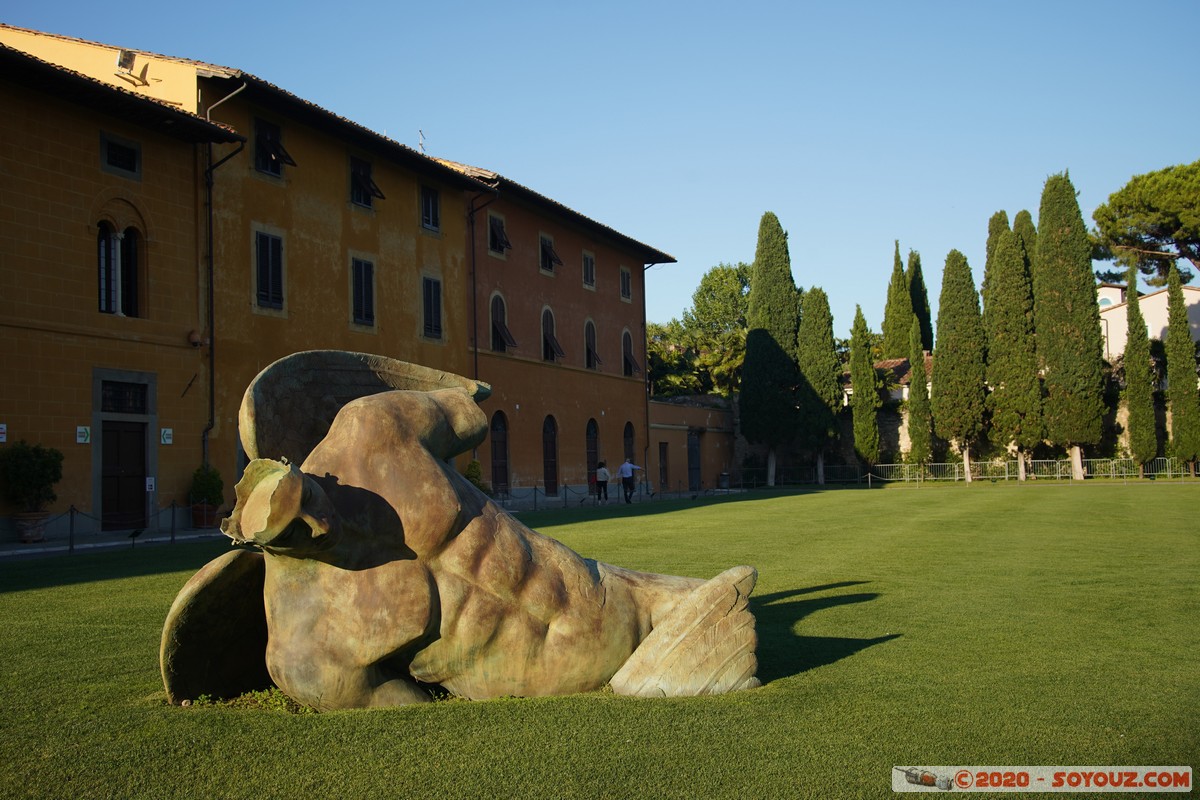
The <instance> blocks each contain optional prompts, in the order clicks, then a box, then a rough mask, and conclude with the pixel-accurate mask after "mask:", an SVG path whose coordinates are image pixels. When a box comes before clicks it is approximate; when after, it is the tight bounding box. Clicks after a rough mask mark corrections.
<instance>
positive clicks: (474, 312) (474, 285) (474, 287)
mask: <svg viewBox="0 0 1200 800" xmlns="http://www.w3.org/2000/svg"><path fill="white" fill-rule="evenodd" d="M484 194H485V192H480V193H479V194H477V195H475V196H474V197H472V198H471V201H470V202H469V203H468V204H467V236H468V239H469V241H470V242H471V358H472V360H473V364H472V367H471V370H472V373H471V377H472V378H474V379H475V380H479V285H478V280H477V278H476V271H475V267H476V263H475V253H476V251H477V250H478V249H479V248H478V247H477V246H476V243H475V215H476V214H478V213H479V212H480V211H483V210H484V209H485V208H487V207H488V206H490V205H491V204H492V203H494V202H496V198H497V197H499V196H500V192H498V191H496V190H495V189H493V190H492V198H491V199H490V200H488V201H487V202H486V203H484V204H483V205H481V206H479V208H476V207H475V201H476V200H478V199H479V198H481V197H483V196H484Z"/></svg>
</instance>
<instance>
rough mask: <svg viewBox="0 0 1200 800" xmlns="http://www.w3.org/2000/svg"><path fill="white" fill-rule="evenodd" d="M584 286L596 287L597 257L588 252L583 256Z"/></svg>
mask: <svg viewBox="0 0 1200 800" xmlns="http://www.w3.org/2000/svg"><path fill="white" fill-rule="evenodd" d="M583 285H584V286H590V287H592V288H595V286H596V257H595V256H594V255H592V254H591V253H588V252H586V251H585V252H584V254H583Z"/></svg>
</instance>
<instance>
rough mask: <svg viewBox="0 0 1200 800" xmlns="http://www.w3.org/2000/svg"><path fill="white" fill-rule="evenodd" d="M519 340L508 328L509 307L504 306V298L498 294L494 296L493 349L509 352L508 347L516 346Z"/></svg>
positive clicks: (494, 350) (499, 351)
mask: <svg viewBox="0 0 1200 800" xmlns="http://www.w3.org/2000/svg"><path fill="white" fill-rule="evenodd" d="M516 346H517V340H516V339H514V338H513V335H512V333H511V332H510V331H509V330H508V309H506V308H505V307H504V298H503V297H501V296H500V295H496V296H495V297H493V298H492V351H493V352H495V353H507V352H508V349H509V348H510V347H511V348H514V349H515V348H516Z"/></svg>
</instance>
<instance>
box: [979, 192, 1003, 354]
mask: <svg viewBox="0 0 1200 800" xmlns="http://www.w3.org/2000/svg"><path fill="white" fill-rule="evenodd" d="M1007 230H1010V228H1009V227H1008V214H1007V213H1006V212H1004V211H997V212H996V213H995V214H992V218H991V219H989V220H988V236H987V245H986V248H985V251H984V252H985V260H984V262H983V286H982V287H981V288H980V292H979V293H980V296H981V299H982V300H983V330H984V332H985V333H986V332H988V331H989V330H990V325H989V323H988V309H989V307H990V306H991V305H992V304H991V303H989V302H988V294H989V293H990V291H991V279H992V271H993V270H994V267H993V265H992V254H993V253H994V252H995V250H996V240H997V239H999V238H1000V234H1001V232H1003V231H1007Z"/></svg>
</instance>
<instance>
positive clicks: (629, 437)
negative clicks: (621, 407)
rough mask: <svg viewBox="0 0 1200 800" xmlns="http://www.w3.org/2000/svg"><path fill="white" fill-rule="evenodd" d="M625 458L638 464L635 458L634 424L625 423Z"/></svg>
mask: <svg viewBox="0 0 1200 800" xmlns="http://www.w3.org/2000/svg"><path fill="white" fill-rule="evenodd" d="M625 457H626V458H628V459H629V460H630V461H634V462H635V463H636V459H634V457H633V423H632V422H626V423H625Z"/></svg>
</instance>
